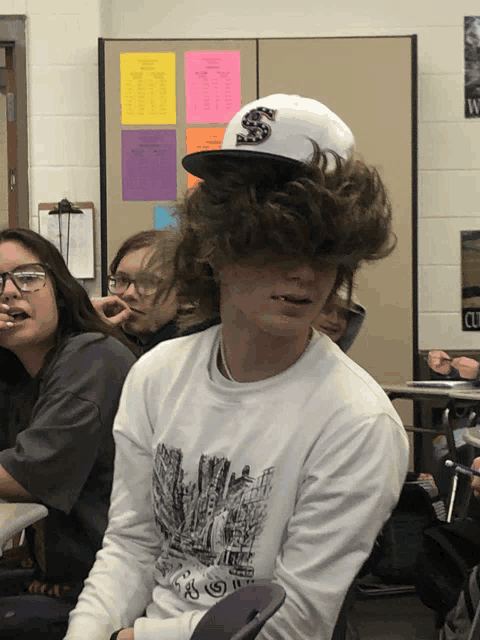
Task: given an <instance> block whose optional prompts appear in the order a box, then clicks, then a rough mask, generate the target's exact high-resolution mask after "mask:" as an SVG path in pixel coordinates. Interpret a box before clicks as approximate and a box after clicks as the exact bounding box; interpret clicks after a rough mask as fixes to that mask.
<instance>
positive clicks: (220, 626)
mask: <svg viewBox="0 0 480 640" xmlns="http://www.w3.org/2000/svg"><path fill="white" fill-rule="evenodd" d="M285 595H286V594H285V590H284V588H283V587H281V586H280V585H279V584H276V583H274V582H270V581H268V580H259V581H258V582H255V583H254V584H250V585H247V586H246V587H242V588H241V589H238V590H237V591H234V592H233V593H231V594H230V595H228V596H226V597H225V598H223V600H220V601H219V602H217V603H216V604H215V605H213V607H212V608H211V609H209V610H208V611H207V612H206V613H205V615H204V616H203V618H202V619H201V620H200V622H199V623H198V624H197V626H196V627H195V630H194V632H193V635H192V636H191V638H190V640H253V639H254V638H256V637H257V634H258V633H259V632H260V630H261V628H262V627H263V625H264V624H265V622H266V621H267V620H268V619H269V618H271V616H273V614H274V613H275V611H277V610H278V609H279V608H280V607H281V606H282V604H283V602H284V600H285Z"/></svg>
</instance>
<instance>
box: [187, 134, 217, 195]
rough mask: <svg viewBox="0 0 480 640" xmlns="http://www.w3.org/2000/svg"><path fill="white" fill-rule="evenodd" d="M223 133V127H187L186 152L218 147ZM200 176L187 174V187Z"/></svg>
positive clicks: (198, 180)
mask: <svg viewBox="0 0 480 640" xmlns="http://www.w3.org/2000/svg"><path fill="white" fill-rule="evenodd" d="M224 134H225V128H224V127H209V128H198V129H197V128H194V127H191V128H189V129H187V153H196V152H197V151H212V150H213V149H220V147H221V146H222V141H223V136H224ZM197 182H200V178H197V177H196V176H192V174H191V173H189V174H188V178H187V187H188V188H190V187H194V186H195V185H196V184H197Z"/></svg>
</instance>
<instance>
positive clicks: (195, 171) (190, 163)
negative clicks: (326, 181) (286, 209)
mask: <svg viewBox="0 0 480 640" xmlns="http://www.w3.org/2000/svg"><path fill="white" fill-rule="evenodd" d="M226 160H245V162H248V163H249V164H252V168H253V167H254V166H255V164H256V163H257V162H262V163H263V162H269V163H271V164H273V165H275V166H277V167H278V169H279V170H281V171H285V170H291V169H295V168H297V169H298V166H299V165H301V164H303V162H302V161H301V160H294V159H292V158H285V157H284V156H278V155H275V154H274V153H263V152H261V151H248V150H244V151H239V150H237V149H212V150H210V151H197V152H196V153H190V154H188V155H187V156H185V157H184V158H183V159H182V165H183V168H184V169H186V170H187V171H188V173H191V174H192V175H194V176H196V177H197V178H202V179H203V180H205V179H206V178H208V177H210V176H213V177H215V173H216V169H217V170H218V169H221V168H222V164H223V163H224V162H225V161H226Z"/></svg>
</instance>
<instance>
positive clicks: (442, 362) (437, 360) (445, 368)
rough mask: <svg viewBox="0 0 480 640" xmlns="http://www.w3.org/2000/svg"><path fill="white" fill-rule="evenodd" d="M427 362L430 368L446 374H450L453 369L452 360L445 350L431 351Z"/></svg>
mask: <svg viewBox="0 0 480 640" xmlns="http://www.w3.org/2000/svg"><path fill="white" fill-rule="evenodd" d="M457 359H459V358H457ZM427 363H428V366H429V367H430V369H433V371H435V372H436V373H441V374H442V375H444V376H446V375H448V374H449V373H450V371H451V370H452V360H451V358H450V356H449V355H448V353H445V351H429V352H428V358H427Z"/></svg>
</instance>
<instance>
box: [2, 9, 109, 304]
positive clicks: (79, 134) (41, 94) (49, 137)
mask: <svg viewBox="0 0 480 640" xmlns="http://www.w3.org/2000/svg"><path fill="white" fill-rule="evenodd" d="M1 11H2V13H4V14H9V13H12V14H23V15H26V16H27V24H26V29H27V34H26V36H27V67H28V68H27V82H28V87H27V90H28V127H29V130H28V136H29V172H30V173H29V182H30V224H31V227H32V228H33V229H36V230H38V204H39V203H40V202H58V201H59V200H61V199H62V198H64V197H67V198H68V199H69V200H71V201H73V202H75V201H93V203H94V205H95V207H96V210H97V213H98V214H99V211H100V185H99V152H98V68H97V39H98V37H99V36H100V35H101V32H100V31H101V27H100V0H82V2H74V1H73V0H2V3H1ZM97 223H98V216H97ZM98 236H99V225H98V224H97V238H98ZM98 244H99V243H98V242H97V245H98ZM99 275H100V261H99V251H98V248H97V278H96V281H95V282H94V283H93V282H92V283H90V286H91V290H92V292H99V282H100V280H99Z"/></svg>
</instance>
